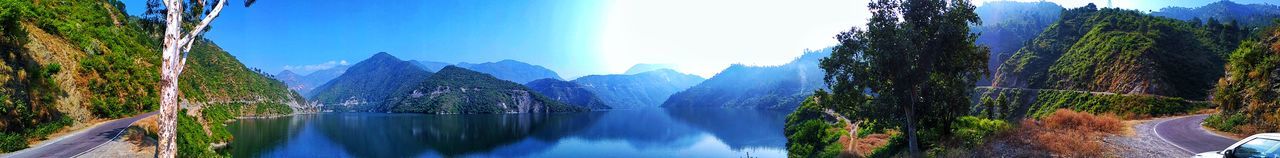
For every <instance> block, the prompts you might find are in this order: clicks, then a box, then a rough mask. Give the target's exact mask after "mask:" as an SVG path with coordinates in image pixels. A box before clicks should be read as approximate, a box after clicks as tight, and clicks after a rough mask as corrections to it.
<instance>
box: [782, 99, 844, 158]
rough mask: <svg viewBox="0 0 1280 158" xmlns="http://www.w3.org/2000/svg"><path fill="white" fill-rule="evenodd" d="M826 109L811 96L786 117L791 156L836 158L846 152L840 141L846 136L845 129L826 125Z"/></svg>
mask: <svg viewBox="0 0 1280 158" xmlns="http://www.w3.org/2000/svg"><path fill="white" fill-rule="evenodd" d="M819 94H823V93H819ZM823 110H824V108H823V107H822V105H820V104H818V103H817V101H815V97H809V98H808V99H805V101H804V102H803V103H801V105H800V107H799V108H797V109H796V111H795V112H792V113H791V114H790V115H787V123H786V129H784V132H785V134H786V135H787V153H788V156H789V157H836V156H837V155H839V154H840V152H841V151H842V150H843V149H844V146H843V145H842V144H840V143H839V140H840V137H841V136H847V133H846V132H843V131H842V130H843V129H844V128H843V127H839V126H833V125H831V124H830V123H827V122H826V120H824V119H823V118H824V116H825V115H826V114H824V113H823Z"/></svg>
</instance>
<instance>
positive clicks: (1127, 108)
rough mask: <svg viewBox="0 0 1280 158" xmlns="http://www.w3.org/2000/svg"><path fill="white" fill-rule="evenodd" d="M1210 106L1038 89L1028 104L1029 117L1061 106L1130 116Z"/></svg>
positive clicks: (1171, 99)
mask: <svg viewBox="0 0 1280 158" xmlns="http://www.w3.org/2000/svg"><path fill="white" fill-rule="evenodd" d="M1206 107H1209V104H1208V103H1204V102H1196V101H1189V100H1185V99H1182V98H1177V97H1160V96H1152V95H1122V94H1095V93H1085V92H1076V91H1055V90H1046V91H1040V93H1039V95H1038V96H1037V97H1036V102H1035V103H1033V104H1032V105H1031V108H1030V111H1031V112H1030V113H1031V116H1032V117H1041V116H1046V115H1049V114H1052V113H1053V112H1054V111H1056V110H1057V109H1060V108H1065V109H1071V110H1075V111H1080V112H1088V113H1093V114H1102V113H1115V114H1117V115H1121V116H1126V117H1129V118H1135V117H1148V116H1169V115H1176V114H1186V113H1191V112H1195V111H1196V110H1199V109H1203V108H1206Z"/></svg>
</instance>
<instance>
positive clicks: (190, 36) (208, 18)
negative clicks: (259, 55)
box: [178, 0, 227, 74]
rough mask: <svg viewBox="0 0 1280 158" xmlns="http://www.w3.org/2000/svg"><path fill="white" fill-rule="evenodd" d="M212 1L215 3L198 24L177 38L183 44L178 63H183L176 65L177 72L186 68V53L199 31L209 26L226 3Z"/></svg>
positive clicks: (189, 50)
mask: <svg viewBox="0 0 1280 158" xmlns="http://www.w3.org/2000/svg"><path fill="white" fill-rule="evenodd" d="M201 3H204V1H203V0H202V1H201ZM214 3H217V4H216V5H214V7H213V10H212V11H211V12H209V14H208V15H205V16H204V19H201V20H200V25H196V27H195V28H192V30H191V32H190V33H187V35H186V36H183V37H182V38H181V40H179V43H180V44H182V45H183V46H182V59H181V62H179V64H180V65H184V66H180V67H178V73H179V74H181V73H182V70H183V69H186V66H185V65H187V55H188V54H190V53H191V44H193V43H196V42H195V39H196V37H199V36H200V34H201V33H204V29H205V28H208V27H209V23H210V22H213V19H214V18H218V14H220V13H222V6H224V5H225V4H226V3H227V0H217V2H214Z"/></svg>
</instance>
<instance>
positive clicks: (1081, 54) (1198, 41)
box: [994, 7, 1246, 99]
mask: <svg viewBox="0 0 1280 158" xmlns="http://www.w3.org/2000/svg"><path fill="white" fill-rule="evenodd" d="M1214 26H1219V25H1218V24H1210V25H1208V26H1207V27H1199V26H1197V25H1194V24H1192V23H1188V22H1185V21H1181V20H1177V19H1170V18H1161V17H1155V16H1150V15H1146V14H1143V13H1142V12H1139V11H1134V10H1123V9H1115V8H1105V9H1097V8H1090V7H1082V8H1074V9H1069V10H1067V11H1064V12H1063V14H1062V17H1061V19H1059V20H1058V22H1056V23H1054V24H1053V25H1051V26H1050V27H1049V28H1048V29H1046V30H1045V31H1044V32H1043V33H1042V34H1040V36H1039V37H1036V38H1035V39H1034V40H1032V41H1031V44H1029V45H1027V46H1026V47H1024V48H1022V49H1021V50H1019V51H1018V52H1017V53H1015V54H1014V55H1013V56H1012V57H1010V58H1011V59H1010V60H1007V61H1005V62H1004V63H1003V66H1001V67H1000V69H999V70H998V73H996V74H997V77H996V80H995V84H994V85H997V86H1000V87H1018V88H1030V89H1065V90H1080V91H1103V92H1117V93H1130V92H1138V93H1142V94H1154V95H1163V96H1174V97H1181V98H1192V99H1201V98H1205V97H1206V96H1207V93H1206V92H1208V90H1209V89H1211V88H1212V87H1213V82H1212V80H1213V79H1214V78H1217V77H1218V76H1221V75H1222V73H1220V72H1219V71H1220V70H1221V67H1220V66H1221V63H1222V61H1223V60H1222V55H1223V54H1225V53H1226V52H1229V51H1230V50H1231V48H1229V47H1230V46H1231V45H1233V44H1235V43H1234V42H1233V41H1239V40H1240V37H1242V36H1243V35H1245V34H1246V32H1244V31H1239V30H1238V29H1235V30H1234V31H1230V30H1231V29H1228V30H1229V31H1223V30H1224V29H1223V28H1222V27H1214Z"/></svg>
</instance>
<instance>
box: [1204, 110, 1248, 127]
mask: <svg viewBox="0 0 1280 158" xmlns="http://www.w3.org/2000/svg"><path fill="white" fill-rule="evenodd" d="M1245 123H1246V122H1245V115H1243V114H1239V113H1237V114H1226V113H1217V114H1213V115H1209V117H1208V118H1205V119H1204V124H1205V126H1209V127H1212V128H1214V129H1218V130H1221V131H1227V132H1240V130H1238V129H1236V127H1239V126H1240V125H1244V124H1245Z"/></svg>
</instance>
